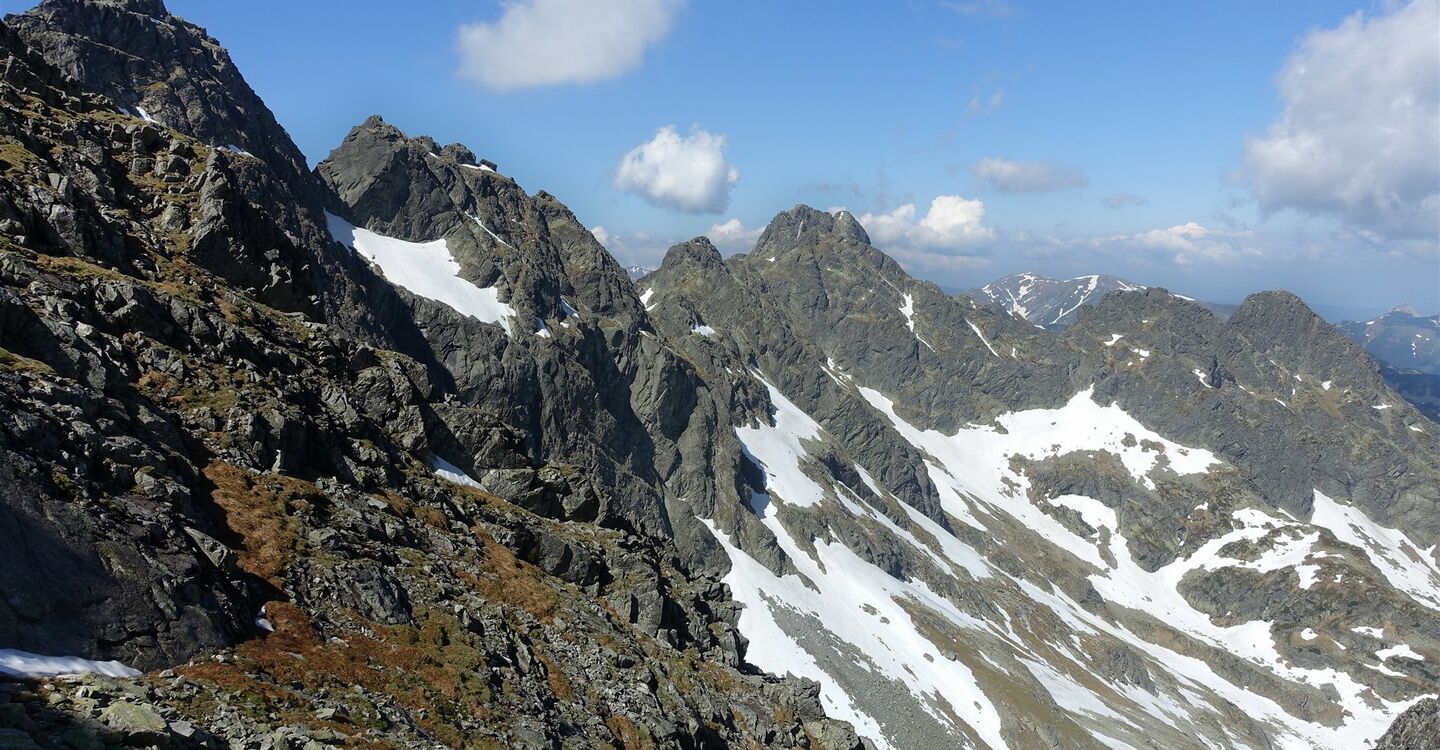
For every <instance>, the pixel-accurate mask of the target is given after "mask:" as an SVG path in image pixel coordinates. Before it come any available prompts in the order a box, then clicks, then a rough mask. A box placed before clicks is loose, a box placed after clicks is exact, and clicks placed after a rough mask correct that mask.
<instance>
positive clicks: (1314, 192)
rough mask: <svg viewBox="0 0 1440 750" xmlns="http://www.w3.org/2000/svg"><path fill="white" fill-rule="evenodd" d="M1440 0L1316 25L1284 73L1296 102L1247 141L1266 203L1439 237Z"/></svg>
mask: <svg viewBox="0 0 1440 750" xmlns="http://www.w3.org/2000/svg"><path fill="white" fill-rule="evenodd" d="M1436 29H1440V0H1416V1H1415V2H1411V3H1409V4H1407V5H1402V6H1399V7H1394V8H1393V9H1392V10H1391V11H1390V12H1388V13H1385V14H1382V15H1373V16H1366V15H1365V14H1364V13H1356V14H1354V15H1352V16H1350V17H1349V18H1347V19H1345V20H1344V21H1343V22H1342V23H1341V24H1340V25H1339V26H1338V27H1336V28H1334V29H1322V30H1317V31H1313V32H1311V33H1310V34H1309V35H1307V36H1306V37H1305V38H1304V39H1302V40H1301V42H1300V44H1299V45H1298V47H1297V48H1296V50H1295V51H1294V52H1293V53H1292V54H1291V55H1290V57H1289V59H1287V60H1286V62H1285V65H1284V67H1283V68H1282V69H1281V71H1280V73H1279V76H1278V77H1277V79H1276V86H1277V88H1278V89H1279V92H1280V97H1281V99H1282V100H1283V101H1284V104H1285V109H1284V111H1283V112H1282V113H1281V115H1280V117H1279V119H1278V120H1276V121H1275V122H1274V123H1273V124H1271V126H1270V128H1269V131H1268V132H1267V133H1266V134H1265V135H1264V136H1263V137H1258V138H1252V139H1250V140H1248V141H1247V142H1246V144H1245V173H1246V176H1247V177H1248V178H1249V181H1250V183H1251V185H1252V186H1253V188H1254V191H1255V197H1256V199H1257V200H1258V202H1259V204H1260V207H1261V208H1262V209H1264V210H1266V211H1276V210H1280V209H1285V208H1292V209H1297V210H1299V211H1303V212H1305V213H1309V214H1315V215H1333V216H1337V217H1339V218H1340V219H1341V220H1343V221H1345V222H1347V223H1348V224H1350V225H1353V226H1356V227H1360V228H1366V229H1370V230H1373V231H1377V232H1381V233H1384V234H1385V235H1388V236H1392V237H1407V236H1409V237H1415V236H1429V237H1431V238H1433V237H1435V236H1436V235H1437V234H1440V137H1437V134H1440V44H1436Z"/></svg>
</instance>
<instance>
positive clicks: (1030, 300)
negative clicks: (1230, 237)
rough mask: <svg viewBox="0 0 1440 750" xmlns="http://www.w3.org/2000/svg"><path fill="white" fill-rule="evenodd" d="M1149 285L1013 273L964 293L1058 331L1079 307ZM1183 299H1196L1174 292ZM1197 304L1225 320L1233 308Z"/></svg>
mask: <svg viewBox="0 0 1440 750" xmlns="http://www.w3.org/2000/svg"><path fill="white" fill-rule="evenodd" d="M1147 288H1148V287H1147V286H1145V285H1144V284H1136V283H1135V282H1133V281H1127V280H1125V279H1122V278H1120V277H1118V276H1107V275H1105V274H1090V275H1088V276H1076V277H1075V278H1073V279H1052V278H1050V277H1048V276H1040V275H1039V274H1034V273H1028V272H1027V273H1016V274H1011V275H1009V276H1006V277H1004V278H1002V279H997V280H995V281H992V282H990V283H989V284H986V285H985V286H982V287H980V288H979V289H971V290H969V291H967V292H964V293H963V294H964V295H965V296H967V297H970V298H972V299H976V300H979V301H981V302H997V303H999V304H1001V305H1003V306H1004V307H1005V309H1006V310H1008V311H1010V312H1011V313H1013V314H1015V315H1019V316H1020V317H1022V318H1024V319H1026V320H1028V321H1030V322H1031V323H1034V324H1035V325H1038V326H1041V327H1044V328H1049V329H1051V330H1059V329H1062V328H1065V327H1067V326H1069V325H1070V324H1071V323H1074V322H1075V318H1076V315H1077V314H1078V311H1079V309H1080V308H1081V307H1083V306H1085V305H1093V304H1096V303H1098V302H1099V301H1100V300H1101V299H1102V298H1104V297H1105V295H1107V294H1109V293H1110V292H1114V291H1132V292H1133V291H1143V290H1145V289H1147ZM1175 296H1176V297H1179V298H1180V299H1183V300H1188V301H1191V302H1195V301H1196V300H1194V299H1192V298H1190V297H1186V296H1185V295H1183V294H1177V295H1175ZM1199 304H1201V305H1204V306H1205V307H1207V308H1209V309H1210V311H1211V312H1213V313H1215V314H1216V315H1217V316H1219V317H1220V319H1222V320H1224V319H1225V318H1228V317H1229V316H1230V313H1232V312H1234V311H1235V306H1234V305H1217V304H1212V303H1209V302H1200V303H1199Z"/></svg>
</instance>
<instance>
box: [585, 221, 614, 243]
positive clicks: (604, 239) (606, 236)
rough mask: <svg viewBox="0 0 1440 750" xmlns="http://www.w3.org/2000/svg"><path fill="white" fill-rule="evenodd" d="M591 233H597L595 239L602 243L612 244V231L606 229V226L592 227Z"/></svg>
mask: <svg viewBox="0 0 1440 750" xmlns="http://www.w3.org/2000/svg"><path fill="white" fill-rule="evenodd" d="M590 234H593V235H595V241H596V242H599V243H600V244H601V245H609V244H610V239H611V238H610V233H609V232H607V231H605V227H602V226H598V225H597V226H593V227H590Z"/></svg>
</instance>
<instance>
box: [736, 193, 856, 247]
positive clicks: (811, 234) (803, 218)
mask: <svg viewBox="0 0 1440 750" xmlns="http://www.w3.org/2000/svg"><path fill="white" fill-rule="evenodd" d="M807 238H809V239H807ZM815 238H827V239H829V240H831V241H832V242H840V243H850V244H855V245H869V244H870V236H869V235H868V234H866V233H865V228H864V227H862V226H860V222H859V221H856V219H855V217H854V216H852V215H851V214H850V212H849V211H840V212H838V213H836V214H831V213H829V212H826V211H819V210H816V209H814V208H812V207H810V206H807V205H805V204H803V203H801V204H797V205H796V206H795V207H794V208H792V209H790V210H789V211H782V212H780V213H778V214H776V215H775V218H773V219H771V220H770V223H769V224H767V225H766V226H765V231H764V232H762V233H761V234H760V239H759V240H758V241H757V242H756V243H755V251H754V252H753V253H751V255H752V256H753V257H757V258H764V259H766V260H769V259H771V258H776V257H778V256H780V255H783V254H785V253H787V252H789V251H790V250H793V249H795V248H797V247H802V246H812V245H814V244H816V243H815V242H813V241H811V240H813V239H815Z"/></svg>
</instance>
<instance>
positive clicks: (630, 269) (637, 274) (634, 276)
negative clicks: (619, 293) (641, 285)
mask: <svg viewBox="0 0 1440 750" xmlns="http://www.w3.org/2000/svg"><path fill="white" fill-rule="evenodd" d="M654 270H655V267H654V266H626V267H625V273H626V274H628V275H629V276H630V280H631V281H639V280H641V279H643V278H645V277H646V276H649V275H650V273H651V272H653V271H654Z"/></svg>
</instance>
